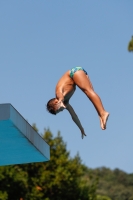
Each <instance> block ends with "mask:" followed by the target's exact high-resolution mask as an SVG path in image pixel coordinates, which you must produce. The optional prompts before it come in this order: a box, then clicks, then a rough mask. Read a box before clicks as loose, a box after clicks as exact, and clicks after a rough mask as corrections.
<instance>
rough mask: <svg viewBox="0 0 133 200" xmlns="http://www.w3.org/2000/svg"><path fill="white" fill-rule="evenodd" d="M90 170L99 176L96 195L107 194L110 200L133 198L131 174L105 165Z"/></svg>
mask: <svg viewBox="0 0 133 200" xmlns="http://www.w3.org/2000/svg"><path fill="white" fill-rule="evenodd" d="M92 171H93V175H94V176H96V177H97V176H98V177H99V184H98V188H97V194H98V195H101V196H107V197H109V198H110V199H112V200H131V199H132V198H133V174H127V173H125V172H123V171H121V170H119V169H115V170H110V169H108V168H105V167H102V168H98V169H95V170H92Z"/></svg>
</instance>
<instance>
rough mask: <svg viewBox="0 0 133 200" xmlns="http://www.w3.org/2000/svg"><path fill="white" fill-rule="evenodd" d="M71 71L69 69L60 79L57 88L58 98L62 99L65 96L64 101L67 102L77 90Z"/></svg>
mask: <svg viewBox="0 0 133 200" xmlns="http://www.w3.org/2000/svg"><path fill="white" fill-rule="evenodd" d="M69 74H70V71H67V72H66V73H65V74H64V75H63V76H62V77H61V79H60V80H59V81H58V83H57V85H56V89H55V93H56V98H57V99H61V95H62V98H63V97H64V103H67V102H68V101H69V99H70V98H71V96H72V95H73V93H74V92H75V89H76V85H75V83H74V81H73V79H72V78H70V75H69Z"/></svg>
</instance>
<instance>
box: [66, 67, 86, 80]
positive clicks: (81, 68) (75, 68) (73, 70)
mask: <svg viewBox="0 0 133 200" xmlns="http://www.w3.org/2000/svg"><path fill="white" fill-rule="evenodd" d="M78 70H82V71H84V73H85V74H86V75H87V72H86V71H85V70H84V69H83V67H74V68H72V69H71V70H70V77H71V78H73V75H74V73H75V72H76V71H78Z"/></svg>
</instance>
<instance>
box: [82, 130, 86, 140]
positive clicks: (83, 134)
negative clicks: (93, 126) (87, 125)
mask: <svg viewBox="0 0 133 200" xmlns="http://www.w3.org/2000/svg"><path fill="white" fill-rule="evenodd" d="M84 136H86V134H85V132H84V129H82V130H81V138H82V139H83V138H84Z"/></svg>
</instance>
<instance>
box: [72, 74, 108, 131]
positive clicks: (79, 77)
mask: <svg viewBox="0 0 133 200" xmlns="http://www.w3.org/2000/svg"><path fill="white" fill-rule="evenodd" d="M73 80H74V82H75V84H76V85H77V86H78V87H79V88H80V89H81V90H82V91H83V92H84V93H85V94H86V95H87V97H88V98H89V99H90V101H91V102H92V103H93V105H94V106H95V108H96V110H97V113H98V115H99V117H100V124H101V128H102V129H106V122H107V119H108V116H109V113H108V112H106V111H105V110H104V107H103V105H102V102H101V99H100V97H99V96H98V95H97V94H96V93H95V92H94V89H93V86H92V84H91V81H90V79H89V77H88V76H87V75H86V74H85V73H84V71H82V70H79V71H76V72H75V73H74V76H73Z"/></svg>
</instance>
